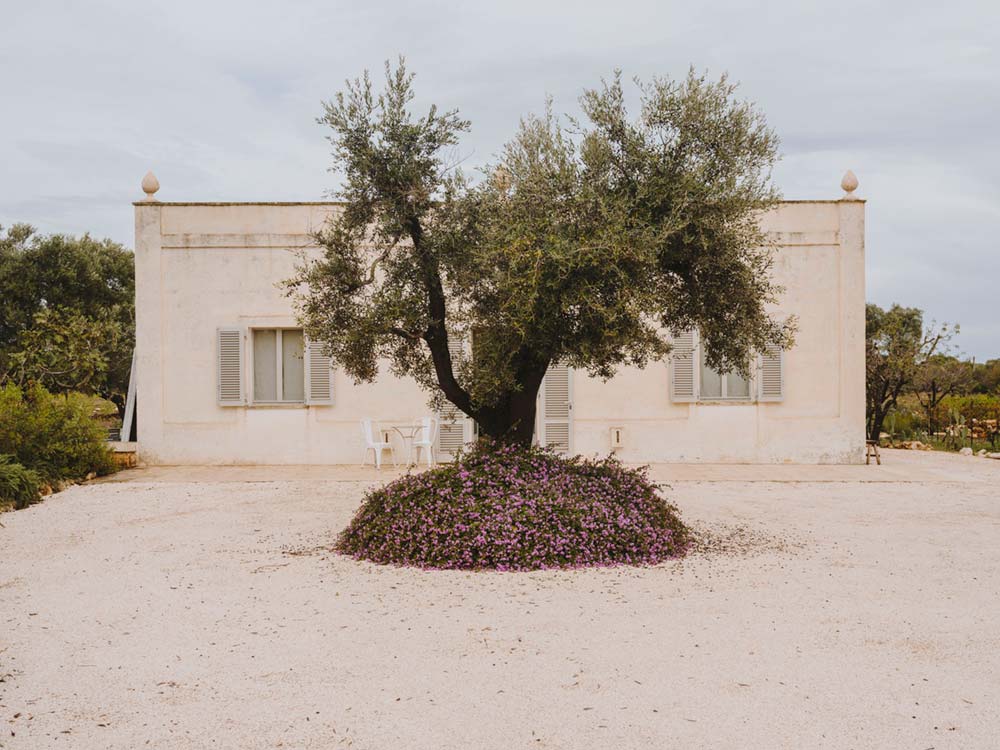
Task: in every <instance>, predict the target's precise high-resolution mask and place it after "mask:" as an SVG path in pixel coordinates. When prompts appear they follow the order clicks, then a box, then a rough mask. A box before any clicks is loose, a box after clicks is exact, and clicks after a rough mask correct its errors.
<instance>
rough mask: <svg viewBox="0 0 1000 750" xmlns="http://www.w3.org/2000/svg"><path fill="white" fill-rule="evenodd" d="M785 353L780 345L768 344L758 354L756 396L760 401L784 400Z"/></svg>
mask: <svg viewBox="0 0 1000 750" xmlns="http://www.w3.org/2000/svg"><path fill="white" fill-rule="evenodd" d="M784 357H785V353H784V352H783V351H782V350H781V347H778V346H770V347H768V348H767V350H766V351H764V352H763V353H762V354H761V355H760V364H759V368H760V377H759V378H758V387H757V398H758V400H760V401H784V399H785V362H784Z"/></svg>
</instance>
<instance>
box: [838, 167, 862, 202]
mask: <svg viewBox="0 0 1000 750" xmlns="http://www.w3.org/2000/svg"><path fill="white" fill-rule="evenodd" d="M840 187H842V188H843V189H844V195H843V197H842V198H841V200H842V201H856V200H858V196H856V195H855V194H854V191H855V190H857V189H858V176H857V175H856V174H854V172H852V171H851V170H850V169H848V170H847V171H846V172H845V173H844V176H843V178H842V179H841V180H840Z"/></svg>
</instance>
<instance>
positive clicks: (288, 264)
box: [135, 175, 865, 464]
mask: <svg viewBox="0 0 1000 750" xmlns="http://www.w3.org/2000/svg"><path fill="white" fill-rule="evenodd" d="M148 177H151V176H148ZM148 177H147V180H146V181H144V183H143V187H144V190H146V192H147V199H146V200H145V201H141V202H137V203H136V204H135V226H136V245H135V260H136V334H137V335H136V340H137V344H136V366H135V374H136V404H137V414H138V420H137V422H138V450H139V456H140V460H143V461H145V462H146V463H150V464H357V463H360V462H361V459H362V454H363V450H364V446H363V442H362V435H361V430H360V429H359V424H360V421H361V420H362V419H365V418H370V419H373V420H375V421H376V422H378V423H380V424H381V425H382V427H383V428H385V429H386V430H387V431H388V434H389V435H390V437H392V438H393V439H394V440H396V439H399V440H401V438H398V435H396V433H395V432H393V431H391V430H389V429H388V428H389V427H391V426H392V425H394V424H396V425H398V424H402V423H406V422H412V420H413V419H415V418H418V417H421V416H423V415H425V414H428V413H429V412H428V405H427V404H428V395H427V394H426V393H425V392H423V391H421V390H420V389H419V388H418V387H417V386H416V385H415V384H414V383H413V382H412V381H409V380H400V379H397V378H395V377H393V376H392V375H391V374H389V373H388V372H385V373H384V374H383V375H382V376H380V377H379V379H378V380H377V381H376V382H374V383H370V384H356V383H354V382H353V381H352V379H351V378H350V377H348V376H347V375H346V374H345V373H343V372H342V371H340V370H338V369H336V367H331V365H330V362H329V360H327V359H326V358H325V357H323V355H322V352H321V351H319V349H318V347H312V346H310V345H309V343H308V342H307V341H305V340H304V339H303V336H302V331H301V327H300V326H299V325H298V323H297V321H296V318H295V314H294V309H293V304H292V300H291V299H289V298H288V297H287V296H286V294H285V291H284V290H283V288H282V286H281V282H282V281H283V280H285V279H288V278H290V277H291V276H293V275H294V270H295V264H296V262H297V259H296V254H297V253H299V252H303V251H304V252H306V253H310V252H318V249H317V248H315V247H313V246H312V244H311V240H310V233H311V232H312V231H313V230H315V229H318V228H319V227H320V226H322V225H323V223H324V222H325V221H327V220H328V219H329V217H330V216H331V215H332V214H333V213H334V212H336V211H337V210H338V205H337V204H335V203H188V202H175V203H167V202H160V201H158V200H155V198H154V194H155V192H156V190H157V188H158V185H156V184H155V179H153V180H149V179H148ZM849 177H850V179H848V178H845V180H844V183H843V187H844V189H845V191H846V192H845V195H844V197H842V198H841V199H839V200H813V201H786V202H783V203H781V204H780V205H778V206H777V207H776V208H775V209H773V210H772V211H770V212H769V213H767V214H766V215H764V216H763V218H762V220H761V221H762V226H763V228H764V229H765V230H766V231H767V232H768V233H769V234H770V236H771V237H772V238H773V239H774V241H775V243H776V245H777V250H776V254H775V262H774V268H773V273H774V276H775V280H776V281H777V282H778V283H779V284H780V285H781V286H782V287H784V293H783V296H782V298H781V300H780V302H779V303H778V304H777V305H776V307H775V310H774V311H775V313H776V314H778V315H782V316H784V315H789V314H791V315H795V316H796V317H797V318H798V334H797V336H796V343H795V345H794V346H793V347H792V348H791V349H789V350H788V351H785V352H769V353H764V354H763V355H762V356H760V357H758V359H757V361H756V362H755V363H754V366H753V368H752V370H753V375H752V377H751V378H749V379H743V378H740V377H738V376H736V375H733V374H729V375H720V374H718V373H714V372H712V371H711V370H709V369H708V368H707V367H705V366H704V363H703V361H702V355H701V351H700V347H699V343H698V340H697V336H696V335H694V334H693V333H692V334H689V335H687V336H683V337H680V338H679V340H678V341H677V342H675V343H676V347H675V351H674V354H673V356H672V357H671V358H670V359H669V361H664V362H660V363H654V364H651V365H650V366H648V367H646V368H645V369H636V368H624V369H622V370H621V371H620V372H619V373H618V374H617V375H616V376H615V377H614V378H612V379H611V380H609V381H606V382H604V381H600V380H596V379H593V378H590V377H588V376H587V375H586V373H582V372H574V371H571V370H568V369H566V368H560V367H556V368H552V369H551V370H550V372H549V374H548V375H547V376H546V381H545V383H544V384H543V387H542V392H541V393H540V395H539V398H540V404H539V420H538V426H537V430H536V434H537V437H538V440H539V442H542V443H545V444H548V445H552V446H554V447H557V448H559V449H560V450H564V451H567V452H569V453H579V454H586V455H594V454H599V455H606V454H607V453H609V452H611V451H614V452H615V453H616V454H617V455H619V456H620V458H621V459H622V460H624V461H627V462H670V461H685V462H739V463H775V462H794V463H856V462H860V461H862V460H863V455H864V445H865V424H864V423H865V388H864V377H865V364H864V357H865V352H864V337H865V257H864V256H865V249H864V232H865V204H864V201H862V200H859V199H857V198H855V197H854V195H853V189H854V187H856V184H857V183H856V180H854V179H853V175H849ZM441 416H442V418H443V422H442V429H441V430H440V437H439V445H438V448H439V451H440V453H441V455H440V458H447V454H449V453H450V452H453V451H454V450H455V449H456V448H457V447H458V446H459V445H460V444H462V443H463V442H466V441H468V440H471V439H472V438H473V435H474V426H473V425H472V424H470V423H469V421H468V420H465V419H461V418H457V419H456V418H455V417H456V416H458V417H460V415H454V414H443V415H441ZM398 448H399V449H402V448H403V446H402V443H401V442H400V443H399V445H398Z"/></svg>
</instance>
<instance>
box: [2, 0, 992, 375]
mask: <svg viewBox="0 0 1000 750" xmlns="http://www.w3.org/2000/svg"><path fill="white" fill-rule="evenodd" d="M0 9H2V14H0V94H2V98H0V102H2V112H3V115H2V116H0V224H3V225H5V226H9V225H10V224H11V223H12V222H15V221H24V222H29V223H31V224H34V225H36V226H37V227H39V228H40V229H41V230H43V231H45V232H67V233H74V234H79V233H83V232H90V233H91V234H92V235H95V236H99V237H111V238H112V239H114V240H117V241H119V242H122V243H124V244H126V245H128V246H129V247H131V246H132V245H133V230H132V207H131V205H130V203H131V201H133V200H136V199H137V198H140V197H141V196H142V192H141V190H140V188H139V183H140V180H141V179H142V176H143V174H144V173H145V172H146V171H147V170H148V169H152V170H153V171H154V172H155V173H156V175H157V176H158V177H159V180H160V184H161V186H162V187H161V190H160V193H159V194H158V196H157V197H158V198H160V199H162V200H165V201H170V200H209V201H213V200H227V201H228V200H234V201H240V200H321V199H323V198H324V197H326V193H327V191H329V190H330V189H332V188H335V187H336V186H337V178H336V176H335V175H332V174H330V173H328V172H327V167H328V165H329V161H330V160H329V155H328V146H327V143H326V141H325V140H324V135H325V133H324V130H323V128H322V127H321V126H319V125H317V124H316V122H315V118H316V117H317V116H318V115H319V114H320V111H321V106H320V102H321V101H322V100H324V99H328V98H330V97H331V96H332V95H333V94H334V93H335V92H336V91H337V90H339V89H340V88H341V86H342V83H343V80H344V79H345V78H347V77H352V78H353V77H354V76H356V75H358V74H359V73H360V72H361V71H362V70H364V69H365V68H366V67H367V68H370V69H371V70H372V71H373V73H377V74H378V75H379V76H380V75H381V68H382V63H383V61H384V60H385V59H386V58H395V56H396V55H398V54H400V53H402V54H405V55H406V56H407V59H408V62H409V65H410V68H411V69H412V70H413V71H415V72H416V73H417V76H418V77H417V89H418V93H419V95H420V97H421V99H422V100H423V102H431V101H433V102H436V103H437V104H439V105H440V106H442V107H446V108H448V107H457V108H459V110H460V111H461V112H462V114H463V115H464V116H465V117H467V118H469V119H471V120H472V128H473V129H472V133H471V134H469V136H468V137H467V139H466V140H465V141H464V143H463V145H462V148H461V155H462V156H464V157H465V159H466V161H465V164H466V165H468V166H470V167H474V166H475V165H476V164H477V163H481V162H483V161H487V160H489V159H490V158H491V156H492V155H493V154H494V153H496V152H497V150H498V149H499V147H500V146H501V144H502V143H503V142H504V140H505V139H506V138H508V137H509V135H510V134H511V132H512V130H513V128H514V127H515V126H516V123H517V120H518V117H519V116H520V115H521V114H523V113H525V112H529V111H538V110H539V109H540V108H541V107H542V106H543V102H544V98H545V96H546V94H550V95H552V96H553V97H554V99H555V106H556V109H557V110H560V111H569V112H571V111H573V110H575V108H576V100H577V97H578V95H579V93H580V91H581V89H582V88H584V87H589V86H593V85H595V84H596V83H598V81H599V79H600V78H601V77H602V76H607V75H608V74H609V73H610V72H611V71H612V70H613V69H614V68H615V67H619V68H622V69H623V71H624V73H625V74H626V76H632V75H639V76H642V77H648V76H651V75H654V74H662V75H670V76H682V75H684V73H685V72H686V70H687V68H688V66H690V65H694V66H695V67H696V68H699V69H705V70H708V71H709V72H710V73H711V74H713V75H718V74H721V73H723V72H727V71H728V72H729V74H730V75H731V76H732V78H734V79H736V80H738V81H740V82H741V84H742V87H741V91H742V94H743V95H744V96H745V97H747V98H750V99H753V100H754V101H756V102H757V103H758V104H759V105H760V107H761V108H762V109H763V110H764V112H765V113H766V115H767V117H768V120H769V121H770V123H771V124H772V126H773V127H774V128H775V129H776V130H777V131H778V134H779V135H780V136H781V139H782V152H783V159H782V161H781V163H780V165H779V167H778V169H777V171H776V173H775V179H776V182H777V184H778V186H779V187H780V189H781V191H782V192H783V194H784V196H785V197H787V198H837V197H839V196H840V195H841V191H840V189H839V183H840V178H841V175H842V174H843V173H844V171H845V170H846V169H848V168H851V169H853V170H854V171H855V172H856V174H857V175H858V178H859V180H860V183H861V185H860V187H859V189H858V191H857V192H858V194H859V195H861V196H863V197H865V198H867V199H868V234H867V250H868V299H869V300H870V301H873V302H877V303H879V304H882V305H887V304H890V303H892V302H900V303H903V304H907V305H915V306H918V307H921V308H923V309H924V310H925V311H926V314H927V317H928V318H929V319H930V318H934V319H937V320H939V321H951V322H958V323H960V324H961V326H962V334H961V336H960V338H959V340H958V344H959V346H960V348H961V349H962V350H963V351H964V352H965V353H966V354H969V355H974V356H976V357H977V358H978V359H985V358H987V357H996V356H1000V325H998V323H997V314H998V310H1000V304H998V302H1000V252H998V251H1000V247H998V242H997V237H998V233H1000V178H998V175H1000V54H998V49H997V38H998V33H997V30H998V29H1000V3H997V2H996V0H980V1H978V2H973V1H971V0H951V1H950V2H947V3H944V2H938V1H935V2H921V1H919V0H910V1H908V2H871V0H866V1H865V2H853V1H849V2H836V1H835V0H825V1H824V2H815V3H813V2H808V1H807V0H786V1H785V2H770V3H768V2H746V1H743V2H713V1H711V0H706V1H702V2H695V1H693V0H683V1H682V2H675V1H674V0H655V1H651V2H633V1H631V0H616V1H615V2H608V0H600V2H590V1H589V0H587V1H582V0H574V1H573V2H566V3H547V2H544V1H543V0H533V1H532V2H519V1H518V2H511V1H505V2H491V3H482V4H479V3H475V2H472V1H471V0H469V1H467V2H457V1H455V2H446V1H444V0H442V1H440V2H397V3H388V2H385V3H379V2H366V1H365V0H356V1H355V2H351V3H346V2H335V1H331V0H316V1H313V0H284V1H283V2H267V3H265V2H255V1H254V0H239V2H236V1H235V0H232V1H230V0H225V1H222V2H216V0H199V2H187V1H185V0H171V2H164V3H154V2H142V3H137V2H135V1H134V0H131V1H129V2H119V1H117V0H88V1H87V2H52V1H49V0H33V2H23V1H22V0H0Z"/></svg>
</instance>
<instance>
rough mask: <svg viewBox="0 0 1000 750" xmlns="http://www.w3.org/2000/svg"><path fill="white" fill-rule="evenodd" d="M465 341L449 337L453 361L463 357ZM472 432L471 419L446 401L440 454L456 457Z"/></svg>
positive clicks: (440, 418) (440, 428) (442, 411)
mask: <svg viewBox="0 0 1000 750" xmlns="http://www.w3.org/2000/svg"><path fill="white" fill-rule="evenodd" d="M463 343H464V342H463V341H462V340H461V339H459V340H457V341H456V340H455V338H454V337H451V336H449V337H448V351H449V352H451V359H452V362H453V363H454V362H457V361H458V359H459V358H460V357H462V355H463V348H464V347H463ZM471 432H472V430H471V420H470V419H469V418H468V417H467V416H466V415H465V413H464V412H463V411H462V410H461V409H459V408H458V407H457V406H455V405H454V404H453V403H451V402H450V401H445V402H444V404H443V405H442V406H441V408H440V409H439V410H438V437H437V452H438V455H439V456H441V457H442V458H444V457H449V456H450V457H451V458H454V457H455V454H457V453H458V451H459V450H461V448H462V446H464V445H465V444H466V443H467V442H468V441H469V436H470V434H471Z"/></svg>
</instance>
